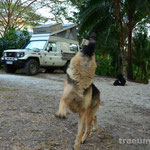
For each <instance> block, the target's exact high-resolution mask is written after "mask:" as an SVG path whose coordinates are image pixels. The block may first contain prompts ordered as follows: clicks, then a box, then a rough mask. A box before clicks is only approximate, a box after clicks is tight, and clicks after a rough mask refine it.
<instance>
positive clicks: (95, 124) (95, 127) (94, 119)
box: [92, 115, 98, 131]
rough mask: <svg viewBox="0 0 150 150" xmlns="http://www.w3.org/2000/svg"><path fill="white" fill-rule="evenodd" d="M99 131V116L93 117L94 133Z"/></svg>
mask: <svg viewBox="0 0 150 150" xmlns="http://www.w3.org/2000/svg"><path fill="white" fill-rule="evenodd" d="M97 129H98V125H97V116H96V115H94V116H93V129H92V130H93V131H97Z"/></svg>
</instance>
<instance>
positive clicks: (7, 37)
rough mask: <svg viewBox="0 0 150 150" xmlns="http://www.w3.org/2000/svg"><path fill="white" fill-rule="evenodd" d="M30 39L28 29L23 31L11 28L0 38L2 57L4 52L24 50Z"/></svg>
mask: <svg viewBox="0 0 150 150" xmlns="http://www.w3.org/2000/svg"><path fill="white" fill-rule="evenodd" d="M29 39H30V35H29V32H28V31H27V29H26V28H25V29H24V30H22V31H18V30H15V29H14V28H11V29H10V30H8V31H7V32H5V33H4V36H3V37H2V38H0V57H2V54H3V51H4V50H7V49H20V48H22V47H23V46H24V45H25V44H26V43H27V42H28V41H29Z"/></svg>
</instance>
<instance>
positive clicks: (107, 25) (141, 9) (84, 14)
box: [78, 0, 150, 79]
mask: <svg viewBox="0 0 150 150" xmlns="http://www.w3.org/2000/svg"><path fill="white" fill-rule="evenodd" d="M149 1H150V0H96V1H93V0H88V1H84V2H82V3H80V4H79V3H78V8H79V17H78V20H79V26H80V28H79V29H80V30H79V31H80V34H81V35H83V36H85V35H86V34H87V33H88V32H90V31H95V32H97V33H100V34H101V33H102V32H107V35H108V36H107V38H106V39H108V38H109V35H110V34H109V33H110V30H112V26H116V27H117V26H118V31H119V33H120V39H119V45H120V55H121V58H122V73H123V74H126V73H125V72H126V60H128V78H129V79H133V73H132V55H133V52H132V51H133V50H132V46H133V45H132V34H133V30H134V28H135V27H136V26H137V24H138V23H141V22H143V21H147V20H148V19H149V17H148V16H149V7H148V6H150V3H149ZM104 39H105V37H104ZM126 39H127V40H126ZM106 41H107V40H106ZM126 45H127V51H128V56H126V51H125V47H126Z"/></svg>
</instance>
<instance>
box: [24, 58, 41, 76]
mask: <svg viewBox="0 0 150 150" xmlns="http://www.w3.org/2000/svg"><path fill="white" fill-rule="evenodd" d="M38 70H39V63H38V62H37V60H35V59H29V60H28V61H27V62H26V64H25V67H24V72H25V74H27V75H36V74H37V73H38Z"/></svg>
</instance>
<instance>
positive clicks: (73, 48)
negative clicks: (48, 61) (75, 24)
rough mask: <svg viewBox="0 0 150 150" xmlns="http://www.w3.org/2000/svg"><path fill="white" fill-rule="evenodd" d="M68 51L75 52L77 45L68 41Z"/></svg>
mask: <svg viewBox="0 0 150 150" xmlns="http://www.w3.org/2000/svg"><path fill="white" fill-rule="evenodd" d="M70 51H74V52H77V51H78V45H77V44H72V43H70Z"/></svg>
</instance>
